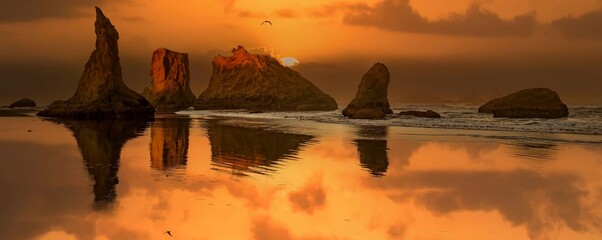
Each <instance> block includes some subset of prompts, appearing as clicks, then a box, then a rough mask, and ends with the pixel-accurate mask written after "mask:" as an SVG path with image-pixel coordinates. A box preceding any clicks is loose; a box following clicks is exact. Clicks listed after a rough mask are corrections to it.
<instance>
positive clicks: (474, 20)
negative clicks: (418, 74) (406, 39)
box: [343, 0, 537, 37]
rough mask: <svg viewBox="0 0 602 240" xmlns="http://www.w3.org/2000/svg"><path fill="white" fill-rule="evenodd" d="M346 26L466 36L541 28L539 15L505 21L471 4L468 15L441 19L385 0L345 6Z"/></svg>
mask: <svg viewBox="0 0 602 240" xmlns="http://www.w3.org/2000/svg"><path fill="white" fill-rule="evenodd" d="M345 8H348V10H347V11H346V12H345V13H344V16H343V23H344V24H348V25H358V26H371V27H377V28H380V29H385V30H390V31H399V32H410V33H425V34H441V35H462V36H484V37H492V36H529V35H531V34H532V33H533V31H534V29H535V27H536V26H537V21H536V19H535V14H532V13H528V14H523V15H518V16H516V17H514V18H512V19H502V18H501V17H500V16H499V15H498V14H496V13H494V12H492V11H489V10H486V9H483V8H482V7H481V6H480V5H478V4H473V5H471V6H470V7H469V8H468V9H467V10H466V12H464V13H452V14H450V15H449V16H448V17H446V18H443V19H440V20H434V21H432V20H429V19H427V18H426V17H424V16H422V15H420V14H419V13H418V12H417V11H416V9H414V7H413V6H411V4H410V1H409V0H383V1H381V2H379V3H377V4H376V5H374V6H371V7H370V6H363V7H362V6H358V5H352V6H345Z"/></svg>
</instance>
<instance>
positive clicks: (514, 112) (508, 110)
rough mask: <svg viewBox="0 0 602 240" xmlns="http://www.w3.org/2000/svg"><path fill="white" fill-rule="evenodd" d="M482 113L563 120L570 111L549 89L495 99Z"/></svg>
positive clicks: (487, 104)
mask: <svg viewBox="0 0 602 240" xmlns="http://www.w3.org/2000/svg"><path fill="white" fill-rule="evenodd" d="M479 112H481V113H493V116H494V117H508V118H561V117H567V116H568V115H569V109H568V107H567V106H566V104H564V103H563V102H562V100H561V99H560V96H558V93H556V92H554V91H552V90H550V89H547V88H532V89H525V90H521V91H518V92H515V93H512V94H510V95H508V96H505V97H501V98H496V99H493V100H491V101H489V102H487V103H485V104H484V105H483V106H481V107H480V108H479Z"/></svg>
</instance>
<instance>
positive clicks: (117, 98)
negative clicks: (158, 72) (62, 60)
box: [38, 8, 155, 118]
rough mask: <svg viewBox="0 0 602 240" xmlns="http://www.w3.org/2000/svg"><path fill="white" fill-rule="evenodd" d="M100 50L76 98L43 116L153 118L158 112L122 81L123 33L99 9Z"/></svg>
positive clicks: (90, 64) (96, 25)
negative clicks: (120, 53) (121, 34)
mask: <svg viewBox="0 0 602 240" xmlns="http://www.w3.org/2000/svg"><path fill="white" fill-rule="evenodd" d="M94 26H95V29H96V49H95V50H94V52H92V55H91V56H90V59H89V60H88V63H87V64H86V67H85V69H84V72H83V74H82V76H81V78H80V79H79V85H78V86H77V90H76V91H75V94H74V95H73V97H71V98H70V99H69V100H67V101H65V102H55V103H54V104H51V105H50V106H48V108H47V109H46V110H44V111H41V112H40V113H38V115H40V116H48V117H65V118H120V117H152V116H153V115H154V112H155V108H154V107H153V106H152V105H151V104H150V103H149V102H148V101H147V100H146V99H145V98H144V97H143V96H142V95H140V94H138V93H136V92H134V91H132V90H131V89H129V88H128V87H127V86H126V85H125V83H123V80H122V77H121V64H120V61H119V49H118V46H117V40H118V39H119V33H117V30H116V29H115V27H114V26H113V25H112V24H111V21H110V20H109V19H108V18H107V17H105V15H104V14H103V13H102V11H101V10H100V9H99V8H96V22H95V23H94Z"/></svg>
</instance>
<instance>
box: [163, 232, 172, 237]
mask: <svg viewBox="0 0 602 240" xmlns="http://www.w3.org/2000/svg"><path fill="white" fill-rule="evenodd" d="M165 233H166V234H167V235H169V236H170V237H173V236H172V235H171V231H166V232H165Z"/></svg>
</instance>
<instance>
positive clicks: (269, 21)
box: [261, 21, 274, 26]
mask: <svg viewBox="0 0 602 240" xmlns="http://www.w3.org/2000/svg"><path fill="white" fill-rule="evenodd" d="M264 23H269V24H270V25H271V26H274V24H272V22H271V21H263V22H262V23H261V26H263V24H264Z"/></svg>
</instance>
